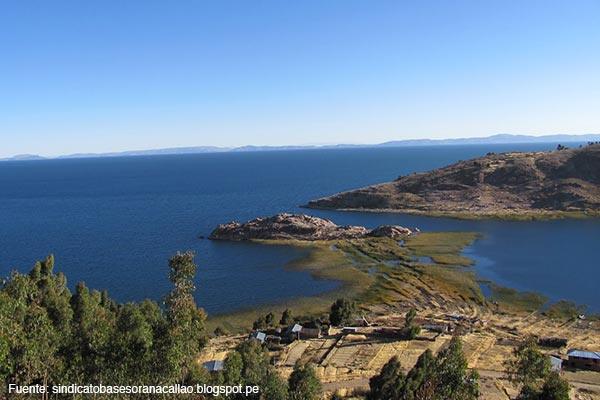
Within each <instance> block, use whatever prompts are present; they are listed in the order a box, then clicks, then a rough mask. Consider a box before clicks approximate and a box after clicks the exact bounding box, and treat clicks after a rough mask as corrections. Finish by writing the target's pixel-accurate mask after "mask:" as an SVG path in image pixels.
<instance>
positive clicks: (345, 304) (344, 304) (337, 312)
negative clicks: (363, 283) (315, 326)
mask: <svg viewBox="0 0 600 400" xmlns="http://www.w3.org/2000/svg"><path fill="white" fill-rule="evenodd" d="M355 314H356V303H354V302H353V301H350V300H347V299H337V300H336V301H335V303H333V304H332V305H331V311H330V312H329V323H330V324H331V325H333V326H340V325H344V324H354V315H355Z"/></svg>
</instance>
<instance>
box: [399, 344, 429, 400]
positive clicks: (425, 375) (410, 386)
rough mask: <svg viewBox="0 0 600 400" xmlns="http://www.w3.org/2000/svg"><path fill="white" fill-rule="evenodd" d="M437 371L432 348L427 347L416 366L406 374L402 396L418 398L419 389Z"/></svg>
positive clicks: (409, 398)
mask: <svg viewBox="0 0 600 400" xmlns="http://www.w3.org/2000/svg"><path fill="white" fill-rule="evenodd" d="M435 372H436V360H435V356H434V355H433V353H432V352H431V350H429V349H427V350H425V351H424V352H423V354H421V355H420V356H419V359H418V360H417V363H416V364H415V366H414V367H413V368H412V369H411V370H410V371H409V373H408V375H406V381H405V384H404V388H403V390H402V397H403V398H404V399H407V400H412V399H416V398H418V397H417V394H418V390H419V389H420V388H421V387H422V386H423V385H424V383H425V382H426V381H427V380H428V379H431V378H432V377H433V376H434V375H435Z"/></svg>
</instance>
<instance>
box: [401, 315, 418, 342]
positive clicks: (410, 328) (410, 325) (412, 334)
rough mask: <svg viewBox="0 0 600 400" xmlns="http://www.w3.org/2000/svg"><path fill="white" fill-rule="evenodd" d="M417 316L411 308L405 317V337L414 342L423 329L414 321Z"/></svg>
mask: <svg viewBox="0 0 600 400" xmlns="http://www.w3.org/2000/svg"><path fill="white" fill-rule="evenodd" d="M416 316H417V311H416V310H415V309H414V308H411V309H410V311H409V312H408V313H406V317H405V322H406V324H405V326H404V329H403V332H402V333H403V336H404V337H405V338H407V339H409V340H413V339H414V338H416V337H417V335H418V334H419V333H420V332H421V327H419V326H418V325H416V324H415V323H414V319H415V317H416Z"/></svg>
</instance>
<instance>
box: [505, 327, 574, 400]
mask: <svg viewBox="0 0 600 400" xmlns="http://www.w3.org/2000/svg"><path fill="white" fill-rule="evenodd" d="M505 365H506V372H507V375H508V378H509V380H510V381H511V382H512V383H513V384H515V385H521V390H520V392H519V399H521V400H529V399H532V400H563V399H564V400H566V399H569V383H568V382H567V381H565V380H563V379H562V378H561V377H560V375H559V374H558V373H556V372H551V365H550V359H549V358H548V357H547V356H545V355H544V354H542V353H541V352H540V350H539V348H538V345H537V341H536V340H535V338H533V337H530V338H528V339H527V340H526V341H525V342H523V343H522V344H521V345H520V346H519V347H517V348H516V349H515V350H513V356H512V358H511V359H510V360H508V361H507V362H506V363H505Z"/></svg>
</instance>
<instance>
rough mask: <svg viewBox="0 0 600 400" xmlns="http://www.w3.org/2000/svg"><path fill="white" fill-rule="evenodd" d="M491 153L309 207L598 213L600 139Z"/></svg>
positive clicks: (477, 214) (467, 214)
mask: <svg viewBox="0 0 600 400" xmlns="http://www.w3.org/2000/svg"><path fill="white" fill-rule="evenodd" d="M559 148H560V150H556V151H549V152H510V153H502V154H493V153H489V154H488V155H486V156H484V157H480V158H476V159H472V160H468V161H460V162H458V163H456V164H453V165H450V166H447V167H444V168H440V169H436V170H433V171H429V172H422V173H416V174H412V175H409V176H401V177H399V178H398V179H396V180H395V181H393V182H389V183H383V184H379V185H374V186H369V187H365V188H362V189H357V190H352V191H348V192H344V193H340V194H336V195H333V196H330V197H325V198H321V199H318V200H313V201H311V202H309V203H308V205H307V207H308V208H321V209H336V210H363V211H389V212H401V213H409V214H425V215H434V216H450V217H458V218H489V217H497V218H507V219H534V218H561V217H569V216H584V215H598V214H599V213H600V144H590V145H588V146H585V147H581V148H576V149H567V148H564V147H563V146H559Z"/></svg>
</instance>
